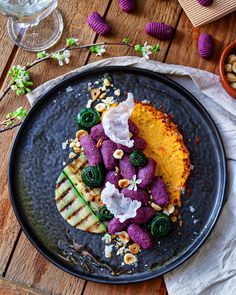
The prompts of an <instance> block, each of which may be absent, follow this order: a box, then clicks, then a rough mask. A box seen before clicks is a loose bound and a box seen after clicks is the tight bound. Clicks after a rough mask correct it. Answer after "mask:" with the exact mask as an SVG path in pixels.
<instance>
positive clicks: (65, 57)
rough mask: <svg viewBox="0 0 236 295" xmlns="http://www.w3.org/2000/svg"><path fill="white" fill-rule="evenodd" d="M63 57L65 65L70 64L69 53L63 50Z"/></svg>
mask: <svg viewBox="0 0 236 295" xmlns="http://www.w3.org/2000/svg"><path fill="white" fill-rule="evenodd" d="M63 56H64V60H65V63H66V64H68V63H69V62H70V51H69V50H65V51H64V52H63Z"/></svg>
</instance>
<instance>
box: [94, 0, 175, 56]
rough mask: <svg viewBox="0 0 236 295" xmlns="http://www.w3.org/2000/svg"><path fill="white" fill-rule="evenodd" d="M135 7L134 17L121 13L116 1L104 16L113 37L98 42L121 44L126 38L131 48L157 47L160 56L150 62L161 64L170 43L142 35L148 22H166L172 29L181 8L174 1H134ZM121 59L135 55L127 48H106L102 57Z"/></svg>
mask: <svg viewBox="0 0 236 295" xmlns="http://www.w3.org/2000/svg"><path fill="white" fill-rule="evenodd" d="M137 3H138V5H137V8H136V10H135V11H134V12H133V13H129V14H127V13H125V12H123V11H122V10H121V9H120V7H119V4H118V1H113V2H112V4H111V7H110V9H109V11H108V14H107V16H106V21H107V22H108V23H109V24H110V25H111V26H112V34H111V35H110V36H107V37H99V38H98V40H97V41H98V42H103V41H107V42H109V41H110V42H122V40H123V38H124V37H129V39H130V42H131V43H133V44H137V43H139V44H143V43H144V42H146V41H147V42H148V43H149V44H152V45H154V44H157V43H159V44H160V47H161V50H160V52H159V53H156V54H153V55H152V59H155V60H159V61H163V60H164V58H165V55H166V52H167V49H168V46H169V44H170V41H160V40H157V39H156V38H155V37H151V36H148V35H147V34H146V32H145V25H146V23H147V22H154V21H158V22H166V23H168V24H170V25H172V26H173V27H176V24H177V22H178V19H179V15H180V12H181V7H180V5H179V4H178V2H177V1H176V0H172V1H163V0H162V1H161V0H159V1H157V0H149V1H142V0H139V1H137ZM121 55H138V54H137V53H136V52H135V51H134V50H132V49H130V48H127V47H122V48H120V47H117V46H113V47H109V49H108V50H107V53H106V55H105V56H104V57H112V56H121ZM97 59H98V58H96V56H94V55H92V56H91V57H90V59H89V62H92V61H94V60H97Z"/></svg>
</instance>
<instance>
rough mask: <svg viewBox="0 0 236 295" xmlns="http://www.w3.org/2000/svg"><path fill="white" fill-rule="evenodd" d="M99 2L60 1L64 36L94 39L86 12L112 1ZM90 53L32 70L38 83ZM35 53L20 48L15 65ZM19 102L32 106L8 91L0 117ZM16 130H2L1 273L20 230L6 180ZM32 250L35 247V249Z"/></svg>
mask: <svg viewBox="0 0 236 295" xmlns="http://www.w3.org/2000/svg"><path fill="white" fill-rule="evenodd" d="M99 3H100V2H97V1H95V2H93V4H91V5H89V6H88V5H87V4H86V2H85V1H79V2H78V3H77V4H75V3H74V2H71V1H64V3H61V12H62V14H63V17H64V21H65V29H64V33H63V37H62V40H64V39H65V38H66V37H70V36H74V37H76V36H78V38H79V40H80V42H81V43H84V44H86V43H90V42H93V41H94V39H95V33H94V32H90V33H89V34H87V27H86V25H85V24H86V18H87V15H88V14H89V13H90V12H91V10H92V11H94V10H97V11H99V12H100V13H101V14H102V15H103V14H104V13H105V10H106V8H107V5H108V3H109V1H108V0H106V1H103V3H100V4H99ZM65 8H66V9H65ZM72 20H73V21H72ZM63 43H64V42H63V41H61V42H60V43H59V44H58V45H57V48H61V47H62V46H63ZM88 54H89V52H88V50H84V51H80V52H78V51H77V52H74V54H73V55H74V56H73V58H71V63H70V64H69V65H68V66H67V65H65V66H64V67H60V66H59V65H58V63H57V62H55V61H48V62H45V63H43V64H40V65H38V66H36V67H35V68H34V69H32V71H31V73H32V79H33V81H34V84H35V86H37V85H40V84H42V83H44V82H46V81H48V80H49V79H52V78H54V77H57V76H59V75H62V74H64V73H66V72H68V71H70V70H72V69H74V68H75V67H79V66H82V65H83V64H84V63H85V61H86V58H87V56H88ZM34 56H35V54H34V53H29V52H26V51H24V50H22V49H19V50H18V51H17V54H16V56H15V58H14V60H13V63H14V64H16V65H17V64H20V65H25V64H26V63H27V62H28V61H29V60H31V59H33V58H34ZM6 84H7V81H6V80H5V85H6ZM19 106H24V107H29V104H28V102H27V99H26V98H25V96H20V97H18V96H16V95H14V94H13V93H12V92H10V93H9V95H7V96H6V97H5V98H4V100H3V101H2V102H1V108H0V111H1V114H0V120H3V119H4V117H5V116H6V114H7V113H9V112H10V111H13V110H16V109H17V108H18V107H19ZM15 132H16V129H14V130H11V131H8V132H5V133H1V135H0V150H1V153H0V167H1V170H0V183H1V187H0V190H1V194H0V220H1V225H2V226H1V227H0V253H4V255H0V275H2V274H3V273H4V271H5V268H6V265H7V261H8V259H9V257H10V254H11V251H12V249H13V247H14V244H15V241H16V239H17V236H18V232H19V226H18V222H17V221H16V218H15V216H14V213H13V210H12V208H11V206H10V200H9V194H8V184H7V168H8V158H9V153H10V148H9V147H10V146H11V143H12V141H13V138H14V134H15ZM32 249H33V248H32ZM33 251H36V250H35V249H33ZM28 258H29V259H30V256H28Z"/></svg>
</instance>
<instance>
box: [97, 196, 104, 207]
mask: <svg viewBox="0 0 236 295" xmlns="http://www.w3.org/2000/svg"><path fill="white" fill-rule="evenodd" d="M95 201H96V203H98V205H100V206H102V205H104V204H103V202H102V201H101V196H100V195H99V196H96V197H95Z"/></svg>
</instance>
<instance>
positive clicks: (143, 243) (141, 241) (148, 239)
mask: <svg viewBox="0 0 236 295" xmlns="http://www.w3.org/2000/svg"><path fill="white" fill-rule="evenodd" d="M127 232H128V234H129V236H130V238H131V240H133V241H134V242H135V243H136V244H138V245H139V246H140V247H141V248H143V249H149V248H152V247H153V244H154V241H153V237H152V235H151V234H150V233H149V232H148V231H147V230H146V229H143V228H141V227H140V226H139V225H137V224H131V225H129V227H128V229H127Z"/></svg>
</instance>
